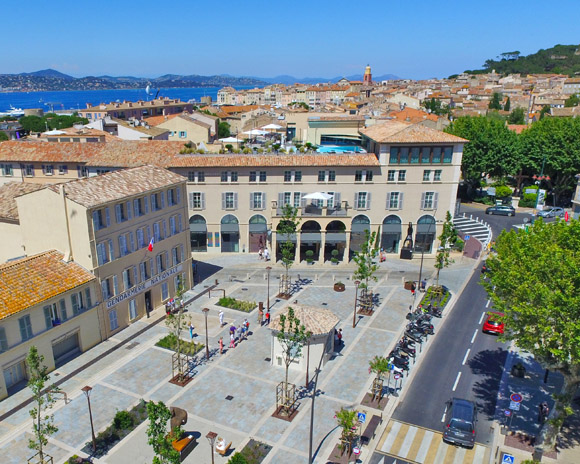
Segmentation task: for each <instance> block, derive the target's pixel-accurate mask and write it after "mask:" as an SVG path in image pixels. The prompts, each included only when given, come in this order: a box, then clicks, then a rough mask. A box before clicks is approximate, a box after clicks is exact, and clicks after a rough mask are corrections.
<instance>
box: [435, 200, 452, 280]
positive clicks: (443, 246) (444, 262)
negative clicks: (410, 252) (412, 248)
mask: <svg viewBox="0 0 580 464" xmlns="http://www.w3.org/2000/svg"><path fill="white" fill-rule="evenodd" d="M456 240H457V232H456V231H455V228H454V227H453V218H452V217H451V213H450V212H449V211H447V214H446V215H445V222H444V223H443V230H442V231H441V235H439V249H438V250H437V253H436V254H435V269H437V284H436V287H439V273H440V272H441V269H444V268H446V267H448V266H449V265H450V264H452V263H453V262H454V261H453V260H452V259H451V258H450V256H449V250H450V249H451V248H450V247H451V245H453V244H454V243H455V241H456Z"/></svg>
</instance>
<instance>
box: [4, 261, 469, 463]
mask: <svg viewBox="0 0 580 464" xmlns="http://www.w3.org/2000/svg"><path fill="white" fill-rule="evenodd" d="M203 258H204V259H205V260H206V262H205V263H199V265H198V270H199V272H198V275H199V276H200V277H201V279H204V280H202V282H201V283H198V284H197V285H196V286H195V287H194V288H193V289H192V290H190V291H188V292H187V295H188V297H194V296H196V295H199V294H200V293H201V292H203V291H205V290H207V288H209V287H210V286H211V285H214V283H215V280H216V279H217V281H218V282H219V284H218V285H217V288H223V289H224V290H225V291H226V294H227V295H229V296H233V297H236V298H241V299H244V300H253V301H256V302H258V301H263V302H264V303H265V302H266V299H267V298H266V297H267V295H266V292H267V279H266V278H267V273H266V271H265V267H266V263H264V262H263V261H259V260H258V259H257V258H256V256H255V255H247V254H246V255H234V256H226V255H221V256H216V257H211V256H204V257H203ZM200 259H201V257H200ZM268 264H270V265H271V266H272V267H273V269H272V271H271V275H270V303H271V306H272V313H273V315H275V314H276V312H277V311H279V310H281V309H283V308H285V307H286V306H287V305H288V304H289V303H290V304H291V303H292V301H294V300H298V302H299V303H300V304H307V305H313V306H320V307H326V308H328V309H331V310H332V311H333V312H334V313H335V314H336V315H337V316H338V317H339V318H340V320H341V321H340V323H339V327H341V328H342V329H343V333H344V338H343V339H344V342H345V347H344V348H343V349H342V350H341V351H340V353H339V354H338V355H336V356H334V357H333V358H332V359H331V360H330V361H329V362H328V363H327V364H326V365H325V366H324V367H323V369H322V371H321V374H320V378H319V382H318V389H319V390H320V394H319V395H318V396H317V398H316V403H315V415H314V450H315V451H316V462H326V458H327V457H328V456H329V455H330V453H331V451H332V448H333V447H334V446H335V444H336V443H337V440H338V435H339V431H338V429H337V427H336V420H335V419H334V413H335V411H337V410H338V409H340V408H341V407H357V408H358V409H361V407H360V406H359V405H360V402H361V401H362V399H363V397H364V395H365V394H366V393H367V392H368V391H370V385H371V383H372V376H371V375H369V373H368V361H369V360H370V359H371V358H372V357H374V356H375V355H385V354H386V353H388V351H389V350H390V349H391V347H392V345H393V343H394V342H395V341H396V340H397V339H398V336H399V334H400V332H401V329H402V328H403V326H404V324H405V323H406V319H405V314H406V312H407V308H408V306H409V305H410V304H411V303H412V300H411V296H410V293H409V292H408V291H405V290H404V289H403V285H402V283H403V281H404V280H417V278H418V274H419V264H420V263H419V260H414V261H411V262H410V261H400V260H398V259H393V260H387V262H385V263H381V264H380V271H379V272H378V279H379V280H378V282H377V283H375V284H373V285H372V287H373V289H374V290H375V291H376V293H377V294H378V297H379V304H378V307H377V309H376V311H375V314H374V315H373V316H372V317H362V318H359V320H358V322H357V326H356V328H355V329H353V328H352V315H353V305H354V298H355V294H354V292H355V288H354V285H353V283H352V278H351V276H352V272H353V270H354V266H353V265H347V266H343V265H341V266H331V265H325V266H306V265H298V266H294V267H293V268H292V269H291V271H290V273H291V276H292V278H293V279H296V278H297V275H298V274H300V278H301V279H302V281H303V282H304V285H303V286H302V288H301V289H300V290H299V291H298V292H297V293H296V294H295V295H294V297H293V298H292V299H291V301H290V302H287V301H284V300H278V299H276V298H275V296H274V295H276V294H277V293H278V291H277V290H278V282H279V276H280V275H281V274H282V273H283V272H284V270H283V268H282V267H281V266H279V265H274V264H271V263H268ZM474 264H475V263H474V262H473V261H472V260H469V259H463V258H461V257H456V263H455V264H453V265H452V266H451V267H450V268H449V269H445V270H443V271H442V272H441V282H442V283H443V284H445V285H446V286H448V287H449V288H450V289H451V290H452V292H457V291H458V290H459V289H460V288H461V287H462V285H463V284H464V282H465V281H466V279H467V278H468V277H469V275H470V271H471V269H472V268H473V265H474ZM212 273H213V274H212ZM210 274H211V275H210ZM433 274H434V272H433V260H430V259H425V263H424V265H423V275H425V276H426V277H428V278H429V277H432V275H433ZM336 280H341V281H342V282H344V283H345V284H346V291H345V292H343V293H336V292H334V291H333V289H332V283H333V282H334V281H336ZM431 282H432V279H430V283H431ZM218 293H221V292H212V295H211V298H210V297H209V296H208V295H202V296H201V297H199V298H198V299H196V300H195V301H193V302H191V304H189V305H188V306H187V311H188V314H189V315H191V317H192V320H193V324H194V326H195V327H196V331H195V332H196V334H197V336H196V340H197V341H201V342H204V341H205V333H204V328H205V327H204V316H203V313H202V311H201V310H202V308H204V307H207V308H209V309H210V312H209V315H208V332H209V346H210V349H211V351H212V354H211V357H210V360H209V361H205V359H204V358H205V351H202V353H199V354H198V355H197V357H196V367H195V377H194V379H193V381H192V382H190V383H189V384H188V385H187V386H186V387H184V388H181V387H178V386H175V385H172V384H170V383H169V382H168V380H169V379H170V377H171V364H170V359H171V352H169V351H167V350H165V349H162V348H159V347H156V346H155V343H156V342H157V341H158V340H159V339H160V338H161V337H162V336H164V335H165V334H167V333H168V329H167V328H166V327H165V324H164V323H159V324H157V325H154V326H153V327H151V328H150V329H149V330H147V331H146V332H144V333H141V334H139V335H138V336H136V338H134V339H133V340H130V343H127V344H126V345H125V346H123V347H121V348H120V349H118V350H117V351H115V352H114V353H111V354H110V355H109V356H106V357H105V358H103V359H100V360H97V359H98V356H99V355H100V354H101V353H104V352H105V351H107V350H108V349H110V348H111V347H112V346H114V345H115V344H118V343H120V342H122V341H123V340H128V339H129V338H130V337H131V336H134V335H135V334H136V333H138V331H139V330H141V329H143V328H144V327H148V326H149V325H150V324H151V323H152V322H154V321H157V320H159V319H161V318H162V317H163V316H164V312H163V310H162V309H157V310H156V311H154V312H153V313H152V317H151V319H143V320H140V321H138V322H136V323H134V324H132V325H131V326H130V327H128V328H127V329H125V330H123V331H122V332H121V333H119V334H116V335H115V336H114V337H113V338H111V339H109V340H107V341H106V342H104V343H102V344H100V345H98V346H96V347H95V348H93V349H91V350H89V351H88V352H86V353H83V354H82V355H80V356H79V357H77V358H76V359H74V360H73V361H71V362H70V363H68V364H66V365H64V366H62V367H60V368H59V369H57V370H56V371H54V372H53V374H52V375H51V379H52V380H53V381H55V380H58V378H59V377H62V376H64V375H67V374H68V373H71V372H73V371H74V370H75V369H76V368H78V367H80V366H83V365H86V368H85V369H83V370H81V371H80V372H78V373H77V374H76V375H74V376H72V377H71V378H70V379H68V380H67V381H66V382H64V383H63V385H62V386H61V388H62V389H63V390H64V391H65V392H66V393H67V394H68V398H69V402H68V403H67V404H66V405H65V403H64V401H63V400H59V401H58V403H57V405H56V407H55V409H54V416H55V423H56V425H57V426H58V427H59V432H58V433H57V434H55V435H54V436H53V437H52V438H51V439H50V441H49V445H48V447H47V451H48V453H49V454H51V455H52V456H53V457H54V459H55V464H56V463H62V462H64V461H65V460H66V459H67V458H68V457H69V456H71V455H72V454H75V453H76V454H79V455H84V454H83V453H82V452H81V450H82V448H83V447H84V445H85V443H87V442H88V441H89V440H90V422H89V418H88V411H87V407H86V406H87V403H86V400H85V397H84V395H83V394H82V392H81V390H80V388H82V387H83V386H84V385H91V386H92V387H93V391H92V394H91V404H92V409H93V419H94V424H95V430H96V432H97V433H98V431H100V430H103V429H104V428H105V427H106V426H108V425H109V424H110V423H111V421H112V419H113V416H114V414H115V412H116V411H117V410H121V409H127V408H130V407H132V406H133V405H135V404H137V403H138V401H139V400H140V398H144V399H146V400H154V401H164V402H165V403H166V404H167V405H168V406H178V407H181V408H184V409H185V410H187V412H188V416H189V420H188V423H187V425H186V426H185V428H186V430H187V431H188V432H191V433H192V434H193V435H195V436H196V438H198V442H199V443H198V445H197V446H196V448H195V449H194V450H193V452H192V453H191V454H190V455H189V457H188V458H186V460H185V461H184V462H186V463H199V464H201V463H209V462H211V455H210V447H209V444H208V443H207V440H205V435H206V434H207V433H208V432H209V431H214V432H217V433H218V434H219V435H221V436H223V437H224V438H225V439H226V440H227V441H232V448H234V449H235V450H240V449H242V448H243V446H244V444H245V443H247V441H248V440H249V439H250V438H253V439H256V440H259V441H262V442H265V443H268V444H269V445H271V446H272V450H271V451H270V453H269V454H268V456H267V458H266V460H265V461H264V463H265V464H268V463H289V464H292V463H304V462H306V461H307V456H308V436H309V421H310V407H311V401H310V398H309V397H306V398H303V399H302V400H301V404H300V408H299V413H298V415H297V416H296V418H295V419H294V421H293V422H286V421H282V420H279V419H275V418H273V417H271V415H272V413H273V412H274V408H275V386H276V385H277V384H278V383H279V382H280V381H281V380H282V379H283V377H284V370H283V368H281V367H276V366H273V365H272V364H271V362H270V361H269V360H266V358H270V355H271V354H270V350H271V341H272V339H271V334H270V331H269V330H268V329H267V328H266V327H257V324H256V319H257V314H256V313H257V310H254V311H253V312H252V313H251V314H249V315H247V314H246V313H242V312H239V311H235V310H230V309H227V308H224V313H225V320H226V322H228V323H229V322H235V323H236V324H239V323H240V322H241V321H242V320H243V319H244V318H245V317H248V320H249V321H250V331H251V334H250V336H249V338H248V340H246V341H243V342H242V343H241V344H240V345H239V346H238V347H236V348H235V349H231V350H228V351H227V352H226V353H224V354H223V355H221V356H220V355H219V353H218V352H217V347H218V340H219V337H220V336H223V337H224V340H226V339H227V338H228V333H227V330H228V326H227V325H226V326H225V327H223V328H220V327H219V323H218V310H217V306H216V305H215V303H216V302H217V299H218V296H219V295H218ZM183 337H184V338H189V334H188V333H184V334H183ZM225 345H226V346H227V343H225ZM312 370H313V369H312ZM291 377H292V378H291V381H292V382H294V383H295V384H297V385H298V386H299V385H303V384H304V383H305V378H304V376H303V375H299V374H291ZM402 388H403V389H404V388H405V384H404V382H403V384H402ZM228 396H231V397H233V398H231V399H230V400H228V399H226V397H228ZM28 397H29V392H28V389H25V390H23V391H21V392H18V393H16V394H15V395H12V396H11V397H9V398H7V399H6V400H4V401H2V402H0V415H2V414H4V413H6V412H7V411H9V410H11V409H12V408H13V407H14V406H16V405H18V404H19V403H21V402H22V401H23V400H25V399H26V398H28ZM391 403H392V404H394V402H391ZM363 409H367V410H368V408H363ZM387 409H389V406H387ZM369 412H370V410H369ZM375 413H376V414H379V412H378V411H375ZM386 422H387V421H384V422H383V428H384V427H385V426H386ZM146 426H147V422H145V423H143V424H141V425H140V426H139V427H137V429H135V430H134V431H133V432H132V433H131V434H130V435H129V436H128V437H126V438H125V439H124V440H123V441H122V442H121V443H119V444H118V445H117V446H116V447H115V448H113V449H112V450H111V451H110V452H109V454H108V455H107V456H105V457H103V458H101V459H99V460H95V462H100V463H105V462H106V463H111V464H116V463H119V464H121V463H126V462H132V463H134V464H141V463H150V462H151V460H152V457H153V454H152V451H151V448H150V447H149V446H148V445H147V444H146V442H147V437H146V434H145V430H146ZM30 429H31V423H30V419H29V415H28V407H25V408H23V409H21V410H20V411H18V412H16V413H14V414H11V415H10V416H9V417H7V418H6V419H5V420H4V421H3V422H2V423H1V424H0V455H1V456H2V457H3V460H2V462H3V463H7V464H12V463H14V464H16V463H22V462H26V458H28V457H29V456H30V455H31V454H32V453H31V452H30V451H29V450H28V449H27V448H26V442H27V437H28V435H29V430H30ZM377 436H380V430H379V431H377ZM368 455H369V449H368V448H366V447H365V448H364V449H363V455H362V456H361V459H363V460H364V459H366V457H368ZM227 459H228V458H227V457H221V456H218V455H216V456H215V462H216V463H225V462H226V461H227Z"/></svg>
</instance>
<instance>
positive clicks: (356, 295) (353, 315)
mask: <svg viewBox="0 0 580 464" xmlns="http://www.w3.org/2000/svg"><path fill="white" fill-rule="evenodd" d="M354 284H355V285H356V293H355V294H354V312H353V314H352V328H353V329H354V328H355V326H356V303H357V301H358V286H359V285H360V280H355V281H354Z"/></svg>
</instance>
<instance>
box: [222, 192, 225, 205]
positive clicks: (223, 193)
mask: <svg viewBox="0 0 580 464" xmlns="http://www.w3.org/2000/svg"><path fill="white" fill-rule="evenodd" d="M222 209H226V192H222Z"/></svg>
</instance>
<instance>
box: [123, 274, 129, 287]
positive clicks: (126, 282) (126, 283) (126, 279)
mask: <svg viewBox="0 0 580 464" xmlns="http://www.w3.org/2000/svg"><path fill="white" fill-rule="evenodd" d="M123 286H124V288H125V290H129V270H128V269H127V270H125V271H123Z"/></svg>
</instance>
